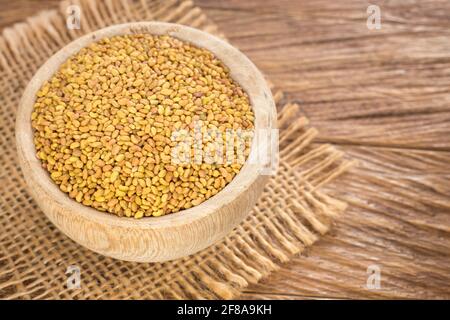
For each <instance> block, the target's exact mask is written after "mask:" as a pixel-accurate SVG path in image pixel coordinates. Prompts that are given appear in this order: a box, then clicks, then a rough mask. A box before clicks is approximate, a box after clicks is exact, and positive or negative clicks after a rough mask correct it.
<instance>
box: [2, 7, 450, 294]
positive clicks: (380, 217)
mask: <svg viewBox="0 0 450 320" xmlns="http://www.w3.org/2000/svg"><path fill="white" fill-rule="evenodd" d="M58 2H59V1H55V0H44V1H37V0H18V1H5V0H1V1H0V4H1V10H0V29H3V28H4V27H5V26H8V25H10V24H11V23H14V22H18V21H21V20H23V19H25V18H26V17H28V16H30V15H32V14H34V13H36V12H37V11H38V10H40V9H46V8H51V7H55V6H57V4H58ZM195 2H196V4H197V5H198V6H200V7H201V8H202V9H203V10H205V11H206V13H207V14H208V15H209V16H210V17H211V18H212V19H213V20H214V22H216V23H217V24H218V25H219V27H220V28H221V30H222V31H223V32H224V33H225V34H226V35H227V37H228V38H229V39H230V41H231V42H232V43H233V44H235V45H237V46H238V47H239V48H240V49H241V50H242V51H243V52H244V53H245V54H247V55H248V56H249V57H250V58H251V59H252V60H253V61H254V62H255V63H256V64H257V65H258V67H259V68H260V69H261V70H262V71H263V72H264V73H265V74H267V75H268V76H269V77H270V79H271V80H272V82H274V83H275V85H277V86H278V87H280V88H282V89H283V90H284V91H285V92H286V94H287V98H288V99H289V100H292V101H296V102H297V103H299V104H300V105H301V106H302V110H303V113H304V114H305V115H306V116H307V117H308V118H309V119H310V120H311V123H312V125H313V126H315V127H317V128H318V129H319V130H320V142H331V143H334V144H335V145H336V146H337V147H338V148H340V149H341V150H343V151H345V152H346V153H347V154H348V155H349V156H350V157H353V158H355V159H359V160H360V163H359V165H358V166H357V167H355V168H354V169H352V170H351V172H350V173H349V174H346V175H345V176H343V177H341V178H339V179H338V180H337V181H336V182H334V183H333V184H332V185H329V186H328V187H327V189H328V191H329V192H330V193H333V194H336V195H337V196H339V197H341V198H344V199H345V200H346V201H347V202H348V203H349V204H350V206H349V209H348V210H347V212H346V213H345V215H344V216H343V217H342V218H341V219H340V221H339V222H338V223H337V224H336V226H335V227H334V229H333V231H332V232H331V233H330V234H328V235H327V236H325V237H323V239H322V240H320V241H319V242H318V243H317V244H316V245H314V246H313V247H312V248H311V249H310V250H309V251H308V252H307V253H306V254H304V255H302V256H299V257H297V258H295V259H294V260H293V261H292V262H291V263H289V264H287V265H285V266H283V267H282V268H281V269H280V270H279V271H277V272H275V273H274V274H273V275H272V276H270V277H269V278H267V279H265V280H264V281H262V282H261V283H260V284H258V285H254V286H252V287H250V288H248V289H247V290H246V292H245V294H244V296H243V298H247V299H263V298H269V299H270V298H280V299H298V298H313V299H314V298H447V299H449V298H450V16H449V12H450V1H448V0H408V1H404V0H391V1H376V3H377V5H378V6H379V8H380V9H381V29H378V30H376V29H375V30H369V29H368V28H367V24H366V22H367V17H368V15H369V14H368V13H367V7H368V6H369V2H367V1H361V0H341V1H330V0H264V1H262V0H260V1H257V0H247V1H240V0H223V1H210V0H196V1H195ZM373 2H374V1H373ZM368 268H371V270H372V269H373V268H378V269H379V270H380V275H381V281H380V287H379V288H378V289H377V288H374V289H368V288H367V279H368V272H367V270H368Z"/></svg>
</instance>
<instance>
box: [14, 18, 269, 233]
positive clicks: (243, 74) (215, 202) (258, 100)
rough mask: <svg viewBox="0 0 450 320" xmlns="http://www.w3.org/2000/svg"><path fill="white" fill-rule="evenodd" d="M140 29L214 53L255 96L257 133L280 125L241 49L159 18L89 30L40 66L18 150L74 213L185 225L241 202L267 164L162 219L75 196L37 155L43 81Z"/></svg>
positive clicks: (145, 224) (117, 221) (28, 93)
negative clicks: (35, 125) (88, 50)
mask: <svg viewBox="0 0 450 320" xmlns="http://www.w3.org/2000/svg"><path fill="white" fill-rule="evenodd" d="M138 33H149V34H155V35H161V34H167V35H170V36H172V37H175V38H178V39H180V40H183V41H186V42H190V43H192V44H193V45H195V46H198V47H203V48H205V49H208V50H209V51H211V52H213V53H214V55H215V56H216V57H218V58H219V59H220V60H221V61H222V62H223V63H224V64H225V65H226V66H227V67H228V68H229V69H230V75H231V77H232V78H233V79H235V80H236V81H237V82H238V83H239V85H240V86H241V87H243V89H244V90H245V91H246V92H247V94H248V95H249V98H250V102H251V106H252V108H253V111H254V114H255V132H258V130H260V129H269V130H270V129H274V128H276V108H275V103H274V101H273V98H272V94H271V91H270V89H269V87H268V85H267V83H266V81H265V79H264V77H263V76H262V74H261V73H260V71H259V70H258V69H257V68H256V66H255V65H254V64H253V63H252V62H251V61H250V60H249V59H248V58H247V57H246V56H245V55H244V54H243V53H242V52H240V51H239V50H238V49H236V48H235V47H233V46H231V45H230V44H228V43H227V42H225V41H224V40H222V39H219V38H217V37H215V36H213V35H211V34H209V33H206V32H204V31H201V30H198V29H195V28H191V27H188V26H184V25H180V24H174V23H166V22H157V21H151V22H132V23H125V24H119V25H113V26H110V27H107V28H103V29H99V30H97V31H94V32H91V33H89V34H86V35H84V36H82V37H80V38H78V39H76V40H74V41H73V42H71V43H69V44H68V45H66V46H65V47H63V48H62V49H60V50H59V51H58V52H56V53H55V54H54V55H53V56H51V57H50V58H49V59H48V60H47V61H46V62H45V63H44V64H43V65H42V66H41V67H40V68H39V70H38V71H37V72H36V73H35V75H34V76H33V78H32V79H31V81H30V82H29V84H28V85H27V87H26V89H25V91H24V94H23V96H22V99H21V101H20V104H19V108H18V111H17V118H16V141H17V149H18V153H19V156H20V157H22V160H23V161H21V164H22V165H23V166H28V168H27V169H28V170H26V172H31V174H32V175H33V177H30V178H32V179H34V180H35V181H39V184H40V186H41V187H42V190H43V192H46V193H47V194H48V196H49V197H50V198H52V199H54V200H55V202H57V203H58V205H60V206H61V207H64V208H67V209H69V210H70V211H71V212H73V213H74V214H79V215H81V216H82V217H83V218H86V219H89V220H92V221H96V222H99V223H102V224H107V225H112V226H119V227H128V228H135V227H139V228H164V227H171V226H176V225H183V224H186V223H190V222H193V221H195V220H198V219H201V218H203V217H205V216H207V215H210V214H212V213H214V212H215V211H217V210H218V209H220V208H222V207H223V206H225V205H226V204H227V203H229V202H232V201H233V200H235V199H236V198H237V196H238V195H239V194H240V193H241V192H245V191H246V190H247V189H248V188H249V187H250V186H251V185H252V183H254V182H255V180H256V179H257V177H258V176H259V175H260V174H261V172H262V170H263V168H264V164H262V163H256V164H255V163H252V164H250V163H249V161H246V163H245V164H244V166H243V167H242V168H241V170H240V172H239V173H238V174H237V175H236V176H235V177H234V179H233V180H232V181H231V182H230V183H229V184H228V185H227V186H226V187H225V188H224V189H222V190H221V191H220V192H218V193H217V194H216V195H214V196H213V197H211V198H209V199H208V200H206V201H204V202H203V203H201V204H200V205H198V206H194V207H192V208H189V209H185V210H181V211H179V212H176V213H174V214H169V215H164V216H161V217H143V218H141V219H134V218H132V217H131V218H127V217H118V216H116V215H114V214H110V213H108V212H102V211H99V210H97V209H94V208H91V207H88V206H85V205H83V204H81V203H78V202H76V201H75V200H73V199H71V198H70V197H69V196H68V195H67V194H66V193H64V192H63V191H61V190H60V189H59V187H58V186H57V185H56V184H55V183H54V182H53V180H51V178H50V175H49V173H48V172H47V170H45V169H44V168H43V167H42V166H41V162H40V160H39V159H37V157H36V154H35V153H36V151H35V150H36V149H35V146H34V141H33V129H32V127H31V112H32V109H33V106H34V102H35V98H36V93H37V91H38V90H39V89H40V87H41V85H42V83H43V82H44V81H45V80H48V79H50V78H51V77H52V76H53V74H54V73H55V72H56V71H57V70H58V68H59V67H60V65H61V64H62V63H63V62H64V61H66V60H67V59H68V58H69V57H70V56H72V55H73V54H76V53H77V52H78V51H79V50H80V49H81V48H83V47H85V46H87V45H89V44H91V43H93V42H97V41H98V40H100V39H102V38H105V37H112V36H116V35H125V34H138ZM257 140H258V139H253V143H252V146H251V150H250V155H249V158H250V157H252V156H255V154H256V153H257V152H259V151H258V150H260V148H261V145H260V144H258V142H257ZM30 146H31V147H30ZM262 147H264V148H268V149H269V152H272V151H271V149H270V146H267V145H264V146H262ZM24 171H25V170H24ZM27 178H28V177H25V179H26V180H28V179H27Z"/></svg>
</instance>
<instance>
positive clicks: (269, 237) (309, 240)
mask: <svg viewBox="0 0 450 320" xmlns="http://www.w3.org/2000/svg"><path fill="white" fill-rule="evenodd" d="M71 3H72V4H76V5H78V6H80V8H81V9H82V20H81V29H80V30H68V29H67V28H66V9H67V6H68V5H69V4H71ZM143 20H160V21H169V22H176V23H182V24H186V25H190V26H193V27H196V28H199V29H202V30H205V31H208V32H210V33H213V34H216V35H218V36H220V37H224V36H223V34H221V33H220V32H219V31H218V29H217V27H216V25H214V24H213V23H211V22H210V21H209V20H208V18H207V17H206V15H205V14H204V13H203V12H202V11H201V10H200V9H199V8H197V7H195V6H194V5H193V3H192V2H191V1H176V0H166V1H152V0H148V1H147V0H142V1H131V0H104V1H91V0H87V1H71V2H63V3H62V4H61V6H60V9H59V10H52V11H45V12H41V13H39V14H38V15H37V16H34V17H31V18H29V19H28V20H27V22H25V23H21V24H16V25H14V26H13V27H12V28H8V29H5V30H4V32H3V35H2V37H0V50H1V53H0V88H1V96H0V103H1V109H0V115H1V117H0V121H1V122H0V142H1V146H2V150H3V154H1V155H0V160H1V165H2V170H1V176H0V179H1V184H0V226H1V228H2V230H1V231H2V232H1V234H0V298H8V299H15V298H25V299H27V298H33V299H56V298H63V299H71V298H75V299H102V298H103V299H166V298H173V299H183V298H184V299H186V298H187V299H191V298H194V299H200V298H205V299H211V298H223V299H230V298H235V297H237V296H238V295H239V293H240V292H241V291H242V289H243V288H245V287H247V286H248V285H249V284H251V283H256V282H258V281H259V280H260V279H262V278H263V277H265V276H267V275H268V274H269V273H270V272H272V271H274V270H276V269H277V268H278V267H279V264H280V263H284V262H287V261H289V259H290V257H291V256H292V255H294V254H298V253H300V252H302V251H303V250H304V248H306V247H307V246H310V245H312V244H313V243H314V242H315V241H316V240H317V239H319V237H320V236H321V235H322V234H324V233H326V232H327V231H328V230H329V228H330V226H331V224H332V222H333V220H334V218H335V217H336V216H338V215H339V214H340V213H341V212H342V211H343V210H344V209H345V207H346V205H345V203H343V202H341V201H339V200H337V199H335V198H332V197H330V196H327V195H326V194H324V193H323V192H321V191H320V187H321V186H322V185H324V184H326V183H327V182H329V181H330V180H332V179H334V178H336V177H337V176H338V175H339V174H341V173H342V172H344V171H345V170H346V169H347V168H348V167H349V166H350V165H351V164H352V162H350V161H347V160H344V159H343V154H342V153H341V152H339V151H337V150H336V149H334V148H333V147H332V146H330V145H323V144H318V145H314V144H312V142H313V139H314V137H315V136H316V135H317V130H315V129H314V128H310V127H309V126H308V121H307V119H306V118H303V117H298V114H299V108H298V106H297V105H295V104H286V105H284V106H283V107H282V108H280V107H279V109H281V111H280V113H279V126H280V128H281V131H280V156H281V160H280V170H279V173H278V175H277V176H276V177H274V178H272V179H271V181H270V182H269V184H268V185H267V187H266V188H265V190H264V193H263V195H262V197H261V198H260V200H259V202H258V205H257V206H256V207H255V208H254V209H253V211H252V212H251V213H250V215H249V216H248V218H247V219H246V220H245V221H244V222H243V223H242V224H240V225H239V226H238V227H237V228H236V229H235V230H234V231H233V232H232V233H231V234H230V235H229V236H228V237H226V238H225V239H224V240H223V241H221V242H220V243H218V244H216V245H214V246H212V247H210V248H208V249H205V250H203V251H202V252H200V253H198V254H195V255H193V256H191V257H187V258H184V259H180V260H177V261H171V262H166V263H156V264H138V263H131V262H123V261H117V260H113V259H110V258H106V257H103V256H100V255H98V254H96V253H93V252H91V251H89V250H87V249H84V248H82V247H80V246H79V245H77V244H76V243H74V242H73V241H71V240H70V239H68V238H67V237H65V236H64V235H62V234H61V233H60V232H59V231H58V230H56V229H55V227H54V226H53V225H52V224H51V223H50V222H49V221H48V220H47V219H46V218H45V216H44V215H43V214H42V212H40V211H39V209H38V208H37V206H36V204H35V203H34V201H33V200H32V199H31V197H30V195H29V194H28V192H27V191H26V188H25V181H24V177H23V176H22V174H21V172H20V168H19V167H18V164H17V161H16V157H17V156H16V151H15V147H14V120H15V111H16V108H17V105H18V101H19V99H20V96H21V93H22V91H23V89H24V87H25V86H26V84H27V82H28V81H29V79H30V78H31V77H32V75H33V74H34V72H35V71H36V70H37V68H38V67H39V66H40V65H41V64H42V63H43V62H44V61H45V60H46V59H47V58H48V57H49V56H50V55H52V54H53V53H54V52H55V51H57V50H58V49H59V48H61V47H62V46H64V45H65V44H67V43H68V42H70V41H72V40H73V39H75V38H77V37H79V36H81V35H82V34H85V33H87V32H90V31H94V30H96V29H98V28H102V27H106V26H108V25H111V24H116V23H123V22H129V21H143ZM273 91H274V98H275V100H276V102H277V104H278V105H279V106H280V104H281V103H282V100H283V95H282V92H281V91H278V90H273ZM69 266H77V267H79V269H80V271H81V279H82V282H81V288H80V289H69V288H67V286H66V280H67V275H66V274H65V272H66V270H67V268H68V267H69Z"/></svg>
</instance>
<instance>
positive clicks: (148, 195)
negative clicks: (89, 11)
mask: <svg viewBox="0 0 450 320" xmlns="http://www.w3.org/2000/svg"><path fill="white" fill-rule="evenodd" d="M179 44H180V40H174V39H171V38H170V37H169V36H152V35H128V36H116V37H112V38H109V39H101V40H100V41H98V42H96V43H93V44H91V45H88V46H87V47H86V48H84V49H83V50H81V51H79V52H78V53H77V54H75V55H74V56H72V57H70V58H69V59H68V60H67V61H66V62H64V63H63V64H62V65H61V67H60V69H59V70H58V71H57V72H56V73H55V74H54V76H53V77H52V79H50V80H49V81H47V82H45V83H44V84H43V85H42V87H41V88H40V90H39V91H38V92H37V94H36V101H35V107H34V110H33V112H32V114H31V121H32V127H33V129H34V132H35V136H34V138H35V146H36V154H37V157H38V158H39V159H41V160H42V162H43V164H44V167H45V168H47V170H48V171H49V173H50V175H51V178H52V179H53V180H54V181H55V183H57V184H58V185H59V187H60V189H61V190H62V191H63V192H66V193H68V194H69V196H70V197H72V198H73V199H74V200H75V201H77V202H80V203H82V204H83V205H86V206H92V207H94V208H96V209H98V210H100V211H107V212H110V213H113V214H117V215H119V216H126V217H134V218H136V219H139V218H143V217H144V216H145V217H147V216H156V217H157V216H162V215H165V214H169V213H174V212H177V211H179V210H183V209H187V208H190V207H192V206H195V205H198V204H200V203H202V202H203V201H205V200H207V199H208V198H210V197H211V196H213V195H215V194H217V193H218V192H219V191H220V190H221V189H222V188H224V187H225V185H226V184H227V183H229V182H230V181H231V180H232V179H233V178H234V177H235V175H236V174H237V173H238V172H239V170H240V168H241V165H242V163H234V162H230V163H228V164H227V165H224V163H227V162H226V160H227V159H228V158H227V157H226V156H225V158H224V159H220V157H221V155H220V154H219V153H218V152H217V149H216V148H212V149H211V154H212V155H213V156H214V157H213V158H214V159H215V160H214V161H217V163H214V164H209V163H208V164H206V163H201V164H197V163H195V164H194V163H190V162H189V161H188V162H187V163H183V165H181V164H178V163H175V162H173V160H174V159H173V155H172V152H173V151H175V146H176V142H177V141H174V140H173V139H172V138H173V133H174V132H178V133H179V132H183V131H185V132H184V133H183V134H182V135H180V137H181V138H183V139H187V142H189V143H193V142H196V141H199V139H206V141H204V142H205V143H204V144H202V145H203V149H200V150H188V154H189V151H192V152H193V153H192V154H191V155H193V156H194V158H193V159H198V156H199V155H201V154H202V152H206V148H207V146H208V145H209V146H211V145H212V142H213V141H214V139H215V137H216V136H220V137H221V138H220V139H222V140H223V141H219V142H220V143H222V142H223V143H225V142H229V143H231V147H232V149H233V150H238V145H237V144H236V142H235V141H231V142H230V141H229V139H228V138H227V137H226V136H225V134H226V132H227V130H229V129H231V130H242V131H250V132H251V131H252V130H253V128H254V114H253V112H252V108H251V106H250V100H249V98H248V96H247V94H246V93H245V92H244V90H243V89H242V88H241V87H240V86H239V85H238V84H237V83H236V82H234V80H233V79H232V78H231V77H230V74H229V71H228V69H227V68H226V67H225V66H224V65H223V64H222V63H221V62H220V61H218V60H217V58H216V57H214V55H213V54H211V52H209V51H207V50H206V49H203V48H196V47H194V46H193V45H191V44H189V43H183V44H182V45H181V46H180V45H179ZM198 123H201V125H202V127H201V135H200V137H199V136H197V134H196V133H195V130H194V125H197V124H198ZM209 129H212V130H213V131H214V130H216V131H218V132H216V133H215V135H214V136H208V135H206V133H207V132H208V130H209ZM193 131H194V132H193ZM181 138H180V139H181ZM249 146H250V143H248V142H246V144H245V148H244V149H245V150H244V155H241V156H240V158H239V159H240V160H242V162H243V161H245V159H246V157H247V156H248V154H249ZM194 151H195V152H194ZM200 159H201V161H203V160H202V158H201V157H200ZM233 159H237V158H233ZM191 160H192V159H191ZM219 160H223V162H219Z"/></svg>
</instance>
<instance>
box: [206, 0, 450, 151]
mask: <svg viewBox="0 0 450 320" xmlns="http://www.w3.org/2000/svg"><path fill="white" fill-rule="evenodd" d="M244 2H245V4H243V3H242V1H236V0H233V1H205V0H199V1H197V3H198V4H199V5H200V6H201V7H202V8H204V10H205V11H206V12H207V13H208V14H209V15H210V16H211V17H212V18H213V19H214V20H215V21H216V22H217V23H218V25H219V26H220V27H221V29H223V30H225V32H226V34H227V36H228V38H229V39H230V40H231V42H232V43H233V44H235V45H237V46H238V47H239V48H240V49H241V50H242V51H244V52H245V53H246V54H247V55H249V57H250V58H252V60H253V61H254V62H255V63H256V64H257V65H258V66H259V67H260V68H261V69H262V70H263V71H264V72H265V73H266V74H267V75H269V77H270V79H271V80H272V82H274V83H275V85H278V86H279V87H282V88H283V90H284V91H286V92H287V98H288V99H289V100H292V101H297V102H298V103H299V104H300V105H301V106H302V108H303V112H304V114H305V115H306V116H308V117H309V118H310V119H311V122H312V124H313V125H314V126H316V127H317V128H318V129H319V130H320V138H321V139H322V140H323V141H330V142H335V143H345V144H364V145H376V146H398V147H411V148H429V149H439V150H450V139H449V136H450V104H449V102H450V89H449V88H450V77H449V75H450V43H449V41H448V38H449V36H450V19H448V17H446V16H445V14H443V12H448V10H450V2H448V1H419V0H416V1H408V2H407V3H405V2H404V1H378V2H377V4H378V5H379V6H380V8H381V17H382V20H381V21H382V28H381V30H368V28H367V27H366V20H367V13H366V9H367V6H368V3H369V2H366V1H351V0H346V1H335V2H334V1H327V0H319V1H318V0H315V1H288V0H282V1H264V4H261V2H259V1H244Z"/></svg>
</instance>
